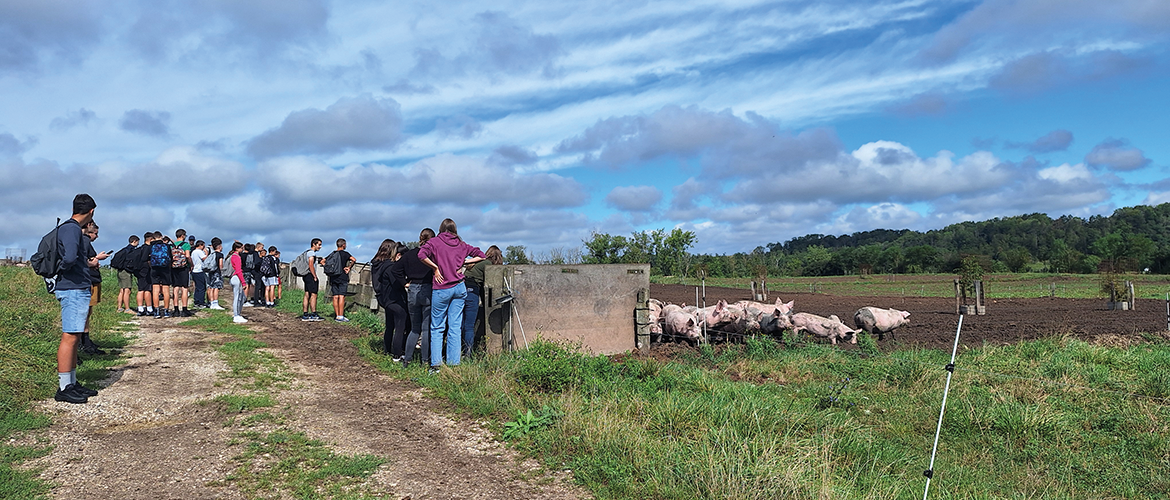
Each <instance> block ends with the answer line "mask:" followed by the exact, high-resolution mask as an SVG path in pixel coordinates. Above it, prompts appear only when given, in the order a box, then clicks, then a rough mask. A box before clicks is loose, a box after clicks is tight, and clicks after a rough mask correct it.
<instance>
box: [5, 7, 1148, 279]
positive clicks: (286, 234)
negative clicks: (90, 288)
mask: <svg viewBox="0 0 1170 500" xmlns="http://www.w3.org/2000/svg"><path fill="white" fill-rule="evenodd" d="M1168 49H1170V2H1166V1H1163V0H1115V1H1112V2H1101V1H1099V0H986V1H957V0H938V1H928V0H917V1H916V0H903V1H884V0H864V1H835V0H798V1H751V0H726V1H703V0H671V1H632V0H623V1H620V2H609V1H603V0H598V1H594V2H560V1H555V0H545V1H541V2H516V1H507V0H501V1H498V2H491V3H489V4H483V3H482V2H462V1H447V2H409V1H402V2H382V1H340V0H338V1H327V0H150V1H145V0H127V1H123V2H113V3H111V2H99V1H96V0H39V1H37V2H27V1H23V0H0V245H3V247H4V248H5V249H6V252H7V251H8V250H7V249H15V248H23V249H26V257H27V256H29V255H31V253H32V252H33V251H35V248H36V242H37V241H39V239H40V237H41V236H42V235H43V234H45V233H46V232H48V231H49V230H51V229H52V227H53V224H54V222H55V220H56V218H57V217H62V218H64V217H68V216H69V214H70V212H71V210H70V208H71V201H72V198H73V196H74V195H75V194H77V193H81V192H85V193H89V194H90V195H92V196H93V197H94V198H95V199H96V201H97V204H98V208H97V210H96V214H95V220H96V221H97V222H98V224H99V225H100V226H101V240H105V241H106V243H105V244H103V243H101V241H100V240H99V242H98V243H97V246H98V247H109V249H117V248H120V247H121V246H123V245H124V244H125V241H126V238H127V236H128V235H129V234H132V233H135V234H139V235H141V234H142V233H144V232H146V231H155V230H158V231H162V232H163V233H167V234H174V231H175V229H178V228H180V227H181V228H184V229H186V230H187V231H188V233H190V234H192V235H195V236H196V237H198V238H200V239H205V240H210V238H211V237H212V236H218V237H220V238H222V239H224V240H227V241H231V240H233V239H239V240H242V241H257V240H261V241H263V242H265V243H266V244H268V245H276V246H278V247H280V248H281V249H282V250H284V252H283V253H284V255H285V256H287V257H286V259H285V260H292V257H291V256H294V255H295V254H296V253H299V252H300V251H302V250H304V249H305V248H307V246H308V242H309V239H311V238H314V237H319V238H322V239H323V240H325V241H326V243H327V248H328V247H329V243H330V242H332V241H334V240H335V239H337V238H339V237H340V238H346V239H347V240H348V241H349V247H350V250H351V252H353V253H354V254H355V255H356V256H357V257H358V258H359V259H363V260H364V259H368V258H370V257H371V256H372V255H373V253H374V252H375V251H376V249H377V246H378V244H379V243H380V242H381V241H382V240H383V239H384V238H391V239H394V240H399V241H415V240H417V238H418V232H419V230H420V229H422V228H423V227H431V228H438V226H439V223H440V222H441V221H442V220H443V219H444V218H451V219H453V220H455V221H456V222H457V224H458V228H459V234H460V235H461V236H462V237H463V238H464V239H466V240H467V241H468V242H470V243H472V244H475V245H478V246H481V247H482V248H486V247H487V246H488V245H493V244H494V245H498V246H500V247H501V248H505V247H506V246H509V245H524V246H525V247H526V248H527V249H528V250H529V251H530V252H531V253H533V254H535V255H536V256H537V257H539V256H541V255H542V254H545V253H549V252H554V251H556V250H558V249H560V250H565V249H577V248H580V247H581V245H582V242H583V241H584V240H587V239H588V238H589V237H590V235H591V234H592V233H594V232H601V233H609V234H615V235H617V234H623V235H624V234H629V233H631V232H634V231H642V230H653V229H659V228H662V229H666V230H671V229H674V228H680V229H683V230H686V231H693V232H694V233H695V235H696V237H697V240H696V243H695V246H694V247H693V248H692V251H694V252H699V253H734V252H740V251H744V252H746V251H751V250H752V249H754V248H756V247H758V246H761V245H766V244H768V243H772V242H783V241H786V240H788V239H791V238H794V237H798V236H802V235H806V234H810V233H820V234H847V233H853V232H857V231H867V230H872V229H879V228H886V229H903V228H908V229H915V230H920V231H925V230H930V229H937V228H942V227H945V226H947V225H949V224H953V223H956V222H961V221H978V220H986V219H990V218H994V217H1008V216H1013V215H1021V214H1028V213H1036V212H1042V213H1047V214H1049V215H1050V216H1052V217H1059V216H1061V215H1065V214H1071V215H1075V216H1080V217H1088V216H1091V215H1096V214H1102V215H1108V214H1110V213H1112V212H1113V210H1114V209H1116V208H1119V207H1124V206H1133V205H1138V204H1159V203H1164V202H1170V176H1168V175H1167V173H1168V172H1167V170H1168V167H1170V145H1168V144H1167V140H1166V138H1167V131H1170V117H1168V116H1167V115H1168V112H1170V92H1167V91H1166V89H1167V88H1170V55H1168V53H1167V52H1168Z"/></svg>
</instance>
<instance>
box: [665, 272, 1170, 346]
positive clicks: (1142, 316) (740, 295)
mask: <svg viewBox="0 0 1170 500" xmlns="http://www.w3.org/2000/svg"><path fill="white" fill-rule="evenodd" d="M650 296H652V297H654V298H656V299H658V300H661V301H664V302H673V303H676V304H682V303H687V304H690V303H693V302H694V301H695V287H693V286H686V285H650ZM706 297H707V305H712V304H714V303H715V302H716V301H718V300H720V299H722V300H727V301H728V302H732V301H736V300H744V299H749V298H751V293H750V292H749V291H747V290H743V289H735V288H717V287H710V286H709V287H707V291H706ZM777 297H780V298H783V299H784V301H789V300H793V301H795V302H796V304H795V310H796V311H797V312H810V313H813V314H819V315H821V316H826V317H827V316H829V315H832V314H835V315H837V317H839V318H841V320H842V321H843V322H845V324H846V325H850V326H852V325H853V313H854V312H856V311H857V310H858V309H860V308H861V307H864V306H876V307H883V308H884V307H892V308H895V309H900V310H903V311H909V312H910V324H909V325H906V326H904V327H902V328H899V329H898V330H897V331H896V332H895V333H894V337H896V339H895V338H892V337H891V336H889V335H886V336H885V339H884V340H881V341H879V342H878V344H879V345H880V346H881V347H882V349H883V350H889V349H898V348H906V347H920V348H928V349H950V348H951V346H952V345H953V344H954V339H955V329H956V327H957V326H958V322H959V316H958V315H957V314H955V301H954V299H948V298H929V297H928V298H923V297H848V296H834V295H824V294H814V293H785V294H772V295H770V296H769V298H770V299H772V300H773V301H774V300H775V299H776V298H777ZM1165 332H1166V303H1165V302H1163V301H1161V300H1153V299H1140V300H1138V301H1137V303H1136V307H1135V310H1133V311H1109V310H1106V309H1105V301H1104V300H1098V299H1060V298H1042V299H997V300H992V301H989V303H988V304H987V314H986V315H983V316H973V315H967V316H964V317H963V330H962V332H961V335H960V340H959V342H960V344H961V345H964V346H969V347H974V346H980V345H984V344H987V345H1003V344H1010V343H1015V342H1019V341H1021V340H1032V339H1037V338H1043V337H1049V336H1069V337H1075V338H1079V339H1083V340H1087V341H1090V342H1095V343H1107V344H1111V345H1129V344H1133V343H1138V342H1143V341H1144V338H1143V336H1142V334H1143V333H1152V334H1154V335H1159V336H1161V335H1164V334H1165ZM845 347H846V348H848V347H847V346H845Z"/></svg>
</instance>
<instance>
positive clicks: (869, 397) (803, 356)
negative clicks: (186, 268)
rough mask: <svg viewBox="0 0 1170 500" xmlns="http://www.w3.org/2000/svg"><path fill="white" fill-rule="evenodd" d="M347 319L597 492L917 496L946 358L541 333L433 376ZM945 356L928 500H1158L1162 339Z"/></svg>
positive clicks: (371, 352) (451, 396)
mask: <svg viewBox="0 0 1170 500" xmlns="http://www.w3.org/2000/svg"><path fill="white" fill-rule="evenodd" d="M898 278H901V277H898ZM294 293H295V292H294ZM290 298H292V296H291V295H290V297H286V301H287V300H289V299H290ZM351 318H353V319H354V322H355V323H356V324H357V325H358V326H360V327H362V328H365V329H367V330H368V331H369V332H370V333H371V335H370V336H369V337H365V338H362V339H360V341H358V346H359V348H360V349H361V351H362V353H363V354H364V355H365V356H366V357H367V358H368V359H369V360H370V361H371V362H372V363H374V364H375V365H377V366H378V367H380V368H381V369H382V370H384V371H385V372H386V373H388V374H390V375H391V376H395V377H400V378H403V379H410V380H414V381H416V383H418V384H420V385H422V386H424V387H427V388H429V389H430V390H431V394H433V395H434V396H436V397H441V398H444V399H447V400H449V401H451V402H453V403H454V404H455V405H456V407H457V408H459V409H460V410H461V411H463V412H466V413H467V414H469V415H471V416H473V417H475V418H482V419H486V420H487V421H489V422H491V424H492V425H493V426H494V428H495V429H496V430H497V431H498V432H499V433H500V436H501V438H503V439H506V440H507V441H508V442H509V443H510V444H511V445H513V446H515V447H516V448H517V449H518V450H520V451H521V452H523V453H525V454H528V455H530V456H533V457H536V458H537V459H539V460H540V461H541V462H542V463H544V464H545V465H546V466H547V467H548V468H550V469H555V470H561V469H568V470H571V471H572V472H573V475H574V478H575V479H576V480H577V481H578V482H580V483H581V484H583V485H585V486H586V487H587V488H589V489H590V490H591V491H592V492H593V493H594V494H596V495H597V496H598V497H599V498H679V499H683V498H711V499H715V498H747V499H753V498H760V499H764V498H845V499H854V498H857V499H878V498H882V499H884V498H921V496H922V491H923V487H924V485H925V479H924V477H923V471H924V470H925V469H926V468H927V465H928V463H929V458H930V452H931V444H932V439H933V435H934V429H935V424H936V422H937V419H938V414H939V406H940V404H941V401H942V393H943V385H944V382H945V377H946V372H945V371H944V370H943V365H945V364H946V363H947V362H948V361H949V359H948V358H949V353H944V352H939V351H933V350H920V351H900V352H898V353H895V354H890V355H880V354H877V353H872V352H870V353H867V352H865V351H842V350H837V349H832V348H828V347H825V346H821V345H815V344H804V343H799V342H792V341H789V342H783V341H778V340H772V339H761V340H752V341H748V342H746V343H744V344H740V345H725V346H705V347H702V348H700V349H696V350H683V351H681V352H680V353H678V354H676V355H675V356H674V357H673V358H672V359H670V360H669V361H664V360H660V359H653V358H638V357H616V358H609V357H602V356H587V355H583V354H580V353H578V352H576V351H575V350H573V349H572V347H571V346H561V345H555V344H551V343H544V342H541V343H536V344H534V346H533V348H532V349H530V350H528V351H526V352H517V353H508V354H504V355H494V356H485V357H479V358H476V359H474V360H470V361H467V362H465V363H463V364H462V365H461V366H459V367H457V368H454V369H451V370H444V371H443V372H441V373H440V374H439V375H437V376H431V375H426V374H425V372H424V371H423V370H422V369H421V368H418V367H415V368H411V369H403V368H401V367H400V366H398V365H397V364H395V363H393V362H392V361H391V360H389V359H387V358H386V357H385V356H384V355H381V354H379V353H380V352H381V335H380V333H381V329H382V326H381V323H380V321H379V320H378V319H377V317H376V316H375V315H373V314H370V313H368V312H367V311H362V310H361V308H357V310H355V311H354V312H353V314H352V315H351ZM1151 338H1158V337H1151ZM956 364H957V366H958V369H957V370H956V372H955V376H954V379H953V382H952V391H951V394H950V398H949V400H948V410H947V413H946V417H945V418H944V421H943V427H942V438H941V441H940V450H939V456H938V460H937V463H936V465H935V476H934V482H933V483H932V485H931V498H1156V497H1159V496H1164V494H1165V492H1166V491H1170V478H1167V477H1166V475H1165V474H1164V472H1165V471H1167V470H1170V344H1168V343H1166V342H1164V341H1156V342H1152V343H1148V344H1143V345H1139V346H1135V347H1130V348H1115V347H1106V346H1097V345H1091V344H1088V343H1085V342H1082V341H1079V340H1076V339H1073V338H1070V337H1063V336H1054V337H1052V338H1047V339H1043V340H1039V341H1033V342H1024V343H1020V344H1016V345H1012V346H1006V347H984V348H978V349H971V350H964V351H962V352H961V353H960V355H959V357H958V359H957V361H956Z"/></svg>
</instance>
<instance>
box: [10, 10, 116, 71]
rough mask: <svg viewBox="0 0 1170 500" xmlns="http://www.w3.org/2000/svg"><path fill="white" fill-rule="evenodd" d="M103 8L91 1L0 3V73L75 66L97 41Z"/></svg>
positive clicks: (99, 36)
mask: <svg viewBox="0 0 1170 500" xmlns="http://www.w3.org/2000/svg"><path fill="white" fill-rule="evenodd" d="M104 8H105V6H104V4H103V3H102V2H97V1H93V0H43V1H36V2H20V1H9V2H0V71H3V72H7V71H37V70H39V69H41V67H42V63H44V62H45V61H50V60H62V61H67V62H70V63H76V62H79V61H80V60H82V59H83V58H84V56H85V55H87V54H88V52H89V51H90V49H91V48H92V47H93V46H94V45H96V44H97V43H98V42H99V41H100V38H101V35H102V18H101V12H102V10H103V9H104Z"/></svg>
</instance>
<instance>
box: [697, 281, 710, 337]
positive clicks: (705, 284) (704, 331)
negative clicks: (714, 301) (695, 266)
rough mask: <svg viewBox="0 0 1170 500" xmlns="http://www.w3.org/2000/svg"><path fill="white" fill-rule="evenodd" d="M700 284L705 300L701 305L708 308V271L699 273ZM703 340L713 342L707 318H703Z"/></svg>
mask: <svg viewBox="0 0 1170 500" xmlns="http://www.w3.org/2000/svg"><path fill="white" fill-rule="evenodd" d="M699 284H700V285H701V286H702V287H703V302H702V304H703V305H702V306H700V307H702V308H703V309H706V308H707V273H705V272H700V273H699ZM703 342H707V343H710V342H711V339H709V338H707V320H706V319H704V320H703Z"/></svg>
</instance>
